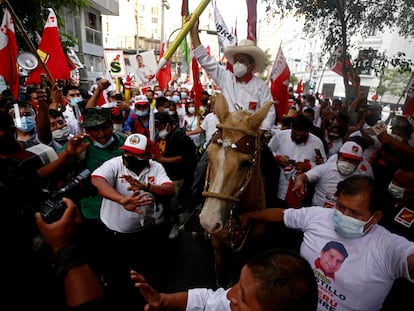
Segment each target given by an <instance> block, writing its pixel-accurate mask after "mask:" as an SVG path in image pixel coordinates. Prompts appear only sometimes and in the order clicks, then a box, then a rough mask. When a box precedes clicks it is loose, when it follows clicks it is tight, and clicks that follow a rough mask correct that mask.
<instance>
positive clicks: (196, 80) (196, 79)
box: [191, 57, 203, 111]
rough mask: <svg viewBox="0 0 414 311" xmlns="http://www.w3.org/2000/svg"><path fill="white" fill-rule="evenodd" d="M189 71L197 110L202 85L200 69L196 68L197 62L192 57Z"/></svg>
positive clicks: (199, 103)
mask: <svg viewBox="0 0 414 311" xmlns="http://www.w3.org/2000/svg"><path fill="white" fill-rule="evenodd" d="M191 71H192V72H193V94H194V99H195V106H196V111H198V109H199V108H200V105H201V95H202V92H203V86H202V85H201V82H200V71H199V70H198V62H197V60H196V59H195V58H194V57H193V58H192V59H191Z"/></svg>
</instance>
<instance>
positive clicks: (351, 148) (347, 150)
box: [339, 141, 363, 161]
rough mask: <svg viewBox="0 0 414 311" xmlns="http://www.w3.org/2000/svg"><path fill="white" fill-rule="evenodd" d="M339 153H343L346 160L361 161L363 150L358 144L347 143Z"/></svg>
mask: <svg viewBox="0 0 414 311" xmlns="http://www.w3.org/2000/svg"><path fill="white" fill-rule="evenodd" d="M339 153H341V154H342V156H343V157H345V158H348V159H354V160H359V161H361V160H362V154H363V150H362V147H361V146H360V145H358V144H357V143H355V142H353V141H347V142H345V143H344V144H343V145H342V147H341V149H339Z"/></svg>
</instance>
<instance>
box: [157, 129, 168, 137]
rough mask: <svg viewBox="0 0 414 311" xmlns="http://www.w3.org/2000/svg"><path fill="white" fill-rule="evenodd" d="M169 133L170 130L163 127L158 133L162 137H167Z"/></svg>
mask: <svg viewBox="0 0 414 311" xmlns="http://www.w3.org/2000/svg"><path fill="white" fill-rule="evenodd" d="M168 133H169V132H168V131H167V130H166V129H163V130H161V131H160V132H159V133H158V137H159V138H161V139H165V138H166V137H167V135H168Z"/></svg>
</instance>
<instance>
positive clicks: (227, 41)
mask: <svg viewBox="0 0 414 311" xmlns="http://www.w3.org/2000/svg"><path fill="white" fill-rule="evenodd" d="M214 21H215V23H216V30H217V36H218V43H219V47H220V53H222V54H223V53H224V49H225V48H226V47H228V46H235V45H236V44H237V38H236V36H234V35H232V33H231V31H229V29H228V28H227V25H226V23H225V22H224V19H223V17H222V16H221V14H220V12H219V10H218V8H217V6H214Z"/></svg>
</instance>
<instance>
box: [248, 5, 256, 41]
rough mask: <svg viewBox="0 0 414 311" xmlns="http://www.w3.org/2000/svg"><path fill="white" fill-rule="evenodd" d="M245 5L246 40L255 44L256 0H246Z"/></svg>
mask: <svg viewBox="0 0 414 311" xmlns="http://www.w3.org/2000/svg"><path fill="white" fill-rule="evenodd" d="M246 3H247V39H250V40H253V41H254V42H256V38H257V37H256V24H257V0H246Z"/></svg>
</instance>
